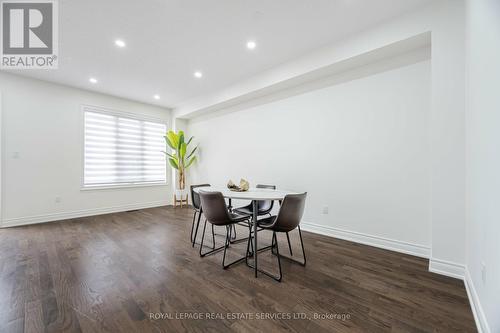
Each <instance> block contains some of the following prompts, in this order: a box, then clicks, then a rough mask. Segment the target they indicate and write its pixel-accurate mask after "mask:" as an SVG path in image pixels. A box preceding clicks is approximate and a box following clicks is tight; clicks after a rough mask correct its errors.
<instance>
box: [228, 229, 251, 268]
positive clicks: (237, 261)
mask: <svg viewBox="0 0 500 333" xmlns="http://www.w3.org/2000/svg"><path fill="white" fill-rule="evenodd" d="M231 229H232V226H227V227H226V230H227V231H226V243H225V246H224V255H223V256H222V269H228V268H229V267H230V266H232V265H234V264H237V263H240V262H242V261H243V260H245V261H246V260H247V258H248V256H247V253H248V244H247V253H245V256H244V257H243V258H239V259H236V260H235V261H233V262H231V263H229V264H227V265H226V250H227V248H228V247H229V245H230V244H231ZM249 238H250V237H249Z"/></svg>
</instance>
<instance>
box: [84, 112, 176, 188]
mask: <svg viewBox="0 0 500 333" xmlns="http://www.w3.org/2000/svg"><path fill="white" fill-rule="evenodd" d="M86 111H89V112H92V111H94V112H95V113H102V114H105V115H109V116H115V117H122V118H128V119H133V120H139V121H149V122H155V123H158V124H162V125H165V129H166V130H167V131H168V124H167V121H166V120H165V119H162V118H159V117H154V116H149V115H144V114H137V113H132V112H125V111H118V110H114V109H110V108H106V107H102V106H97V105H91V104H82V105H81V106H80V131H81V134H80V140H81V144H80V146H81V159H82V160H81V163H80V165H81V175H80V191H92V190H110V189H127V188H138V187H155V186H168V185H169V172H168V165H167V160H166V159H165V181H156V182H130V183H116V184H97V185H85V112H86ZM165 149H167V148H166V144H165Z"/></svg>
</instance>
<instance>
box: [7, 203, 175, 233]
mask: <svg viewBox="0 0 500 333" xmlns="http://www.w3.org/2000/svg"><path fill="white" fill-rule="evenodd" d="M170 204H171V203H170V201H168V200H161V201H153V202H142V203H137V204H129V205H121V206H112V207H101V208H92V209H85V210H78V211H72V212H61V213H53V214H43V215H35V216H24V217H16V218H10V219H3V221H2V222H1V223H0V227H2V228H8V227H17V226H21V225H28V224H35V223H44V222H52V221H59V220H67V219H74V218H77V217H85V216H93V215H101V214H109V213H117V212H125V211H128V210H135V209H144V208H152V207H159V206H167V205H170Z"/></svg>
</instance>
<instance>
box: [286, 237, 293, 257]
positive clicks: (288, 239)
mask: <svg viewBox="0 0 500 333" xmlns="http://www.w3.org/2000/svg"><path fill="white" fill-rule="evenodd" d="M286 240H287V241H288V249H289V250H290V255H291V256H293V252H292V245H291V244H290V235H289V234H288V232H287V233H286Z"/></svg>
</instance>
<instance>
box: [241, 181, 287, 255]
mask: <svg viewBox="0 0 500 333" xmlns="http://www.w3.org/2000/svg"><path fill="white" fill-rule="evenodd" d="M256 188H263V189H270V190H276V185H263V184H258V185H257V186H256ZM279 203H280V204H281V201H280V202H279ZM257 207H258V211H257V217H259V216H264V215H269V216H271V211H272V210H273V207H274V201H273V200H259V201H257ZM235 211H236V212H238V213H240V214H246V215H250V216H252V215H253V205H252V203H250V204H248V205H246V206H244V207H240V208H236V209H235ZM235 234H236V232H235ZM286 240H287V242H288V250H289V251H290V255H293V252H292V245H291V243H290V235H288V232H287V233H286Z"/></svg>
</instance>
